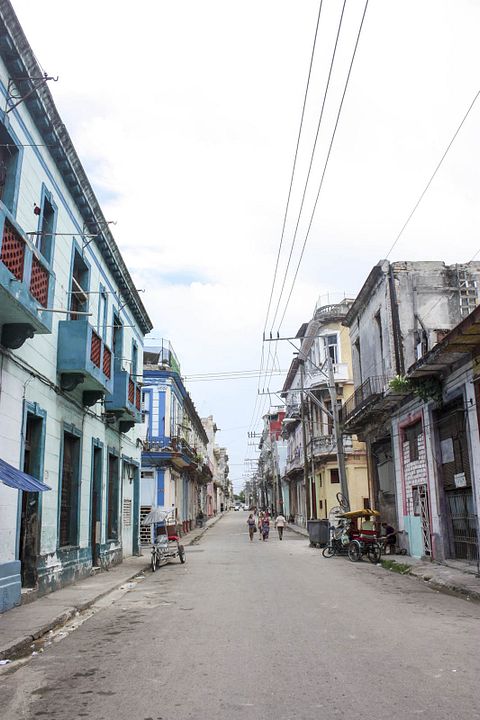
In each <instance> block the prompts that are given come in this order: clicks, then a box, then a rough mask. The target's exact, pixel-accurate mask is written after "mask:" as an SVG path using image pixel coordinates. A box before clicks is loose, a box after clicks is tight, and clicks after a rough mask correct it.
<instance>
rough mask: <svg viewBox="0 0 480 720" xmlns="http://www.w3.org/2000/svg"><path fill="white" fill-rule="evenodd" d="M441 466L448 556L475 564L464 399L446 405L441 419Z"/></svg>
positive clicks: (475, 547) (440, 415) (475, 545)
mask: <svg viewBox="0 0 480 720" xmlns="http://www.w3.org/2000/svg"><path fill="white" fill-rule="evenodd" d="M437 426H438V435H439V441H440V452H439V455H440V464H441V480H442V487H441V489H442V490H443V495H444V499H445V510H446V536H447V537H446V556H447V557H451V558H456V559H458V560H468V561H475V560H476V559H477V554H478V546H477V518H476V515H475V508H474V500H473V494H472V478H471V472H470V460H469V456H468V441H467V428H466V422H465V411H464V408H463V399H459V400H458V401H456V402H455V403H451V404H450V405H446V406H445V407H444V408H442V411H441V412H439V413H438V416H437Z"/></svg>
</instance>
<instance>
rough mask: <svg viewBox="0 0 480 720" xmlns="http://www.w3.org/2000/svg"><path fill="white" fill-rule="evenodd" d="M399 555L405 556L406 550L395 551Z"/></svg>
mask: <svg viewBox="0 0 480 720" xmlns="http://www.w3.org/2000/svg"><path fill="white" fill-rule="evenodd" d="M397 552H398V554H399V555H406V554H407V548H400V549H399V550H397Z"/></svg>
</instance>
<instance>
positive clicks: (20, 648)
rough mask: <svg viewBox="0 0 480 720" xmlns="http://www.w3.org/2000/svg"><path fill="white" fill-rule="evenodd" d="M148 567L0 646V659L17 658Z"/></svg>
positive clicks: (147, 566) (146, 566) (138, 570)
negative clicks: (49, 633)
mask: <svg viewBox="0 0 480 720" xmlns="http://www.w3.org/2000/svg"><path fill="white" fill-rule="evenodd" d="M148 568H149V565H148V563H147V564H146V565H145V567H144V568H141V569H137V571H136V572H134V573H133V575H130V576H129V577H128V578H124V579H123V580H121V581H119V582H118V585H115V587H111V588H109V589H108V590H104V591H103V592H101V593H98V595H95V597H93V598H91V599H90V600H86V601H85V602H82V603H79V604H78V605H74V606H73V607H69V608H67V609H66V610H63V611H62V612H61V613H59V614H58V615H55V616H54V617H53V618H52V619H51V620H49V621H48V622H47V623H45V624H44V625H42V626H41V627H40V628H37V629H36V630H34V631H33V633H32V634H30V635H25V636H24V637H22V638H17V639H16V640H15V641H14V642H13V643H10V645H8V646H7V647H5V646H3V647H0V660H6V659H8V660H18V658H19V657H21V656H22V655H25V654H27V653H26V650H29V649H30V645H31V644H32V643H33V642H35V641H36V640H40V639H41V638H42V637H43V636H44V635H46V634H47V633H48V632H50V630H55V629H56V628H60V627H63V625H65V623H67V622H68V621H69V620H71V619H72V618H73V617H75V615H76V613H77V612H78V613H81V612H84V611H85V610H88V608H90V607H91V606H92V605H94V604H95V603H96V602H98V601H99V600H101V599H102V598H104V597H106V596H107V595H109V594H110V593H112V592H114V591H115V590H118V589H119V588H120V587H121V586H122V585H124V584H125V583H127V582H131V581H132V580H133V579H134V578H136V577H137V576H138V574H139V573H141V572H144V571H145V570H148ZM43 597H45V596H43ZM19 607H21V606H19Z"/></svg>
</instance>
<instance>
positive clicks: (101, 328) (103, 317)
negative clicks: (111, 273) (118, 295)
mask: <svg viewBox="0 0 480 720" xmlns="http://www.w3.org/2000/svg"><path fill="white" fill-rule="evenodd" d="M107 312H108V297H107V293H106V291H105V288H104V287H103V285H100V292H99V294H98V320H97V332H98V334H99V335H100V337H102V338H103V339H104V340H106V339H107Z"/></svg>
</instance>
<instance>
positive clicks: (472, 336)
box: [407, 306, 480, 378]
mask: <svg viewBox="0 0 480 720" xmlns="http://www.w3.org/2000/svg"><path fill="white" fill-rule="evenodd" d="M479 351H480V306H479V307H477V308H475V310H473V311H472V312H471V313H470V315H467V317H466V318H464V319H463V320H462V322H461V323H459V324H458V325H456V326H455V327H454V328H453V330H450V332H449V333H448V334H447V335H445V337H444V338H443V340H441V342H439V343H437V345H435V346H434V347H433V348H432V349H431V350H430V351H429V352H428V353H427V354H426V355H424V356H423V357H422V358H420V360H418V361H417V362H416V363H415V364H414V365H412V366H411V367H410V368H409V370H408V373H407V374H408V377H410V378H422V377H427V376H429V375H441V374H442V373H444V372H446V371H448V370H449V368H450V367H451V366H452V365H455V364H456V363H458V362H460V361H462V360H465V359H466V358H465V356H466V355H475V354H477V353H478V352H479Z"/></svg>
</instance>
